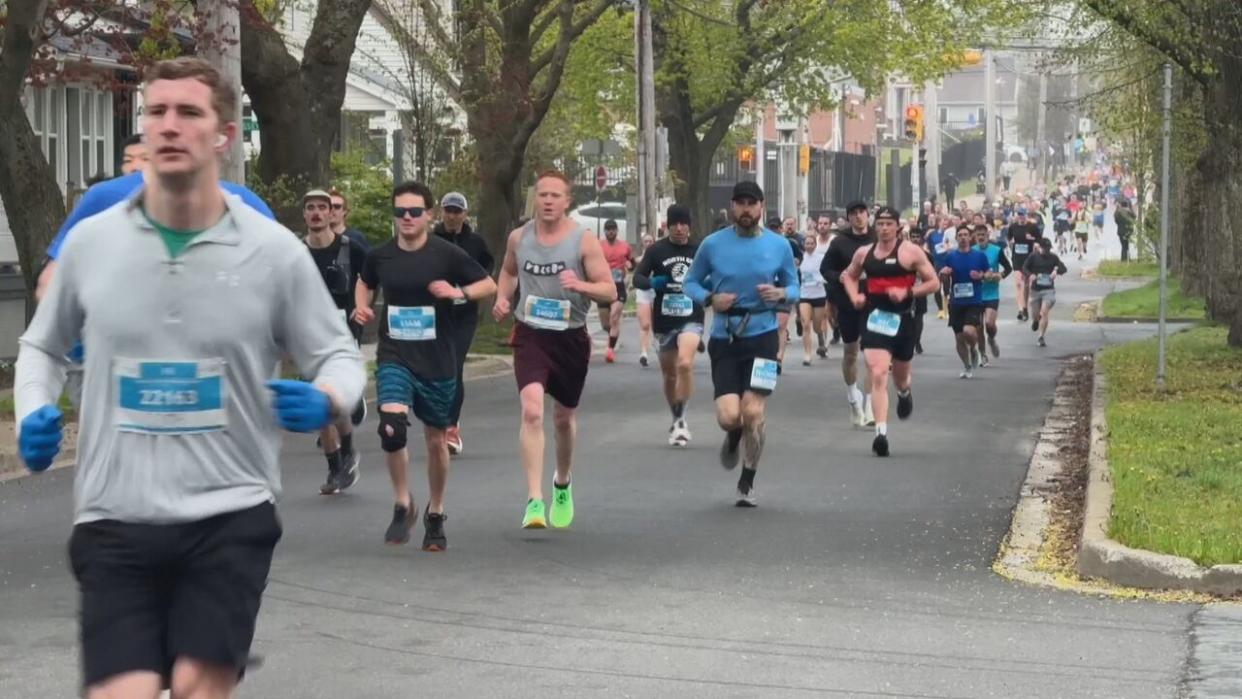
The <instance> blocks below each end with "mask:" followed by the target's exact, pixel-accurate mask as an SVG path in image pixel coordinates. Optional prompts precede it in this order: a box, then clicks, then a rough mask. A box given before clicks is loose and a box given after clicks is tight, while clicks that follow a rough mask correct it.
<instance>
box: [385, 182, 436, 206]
mask: <svg viewBox="0 0 1242 699" xmlns="http://www.w3.org/2000/svg"><path fill="white" fill-rule="evenodd" d="M402 194H417V195H418V196H420V197H422V198H423V208H424V209H431V208H434V207H435V200H436V199H435V197H433V196H431V187H428V186H427V185H425V184H423V183H422V182H414V181H406V182H401V183H400V184H398V185H397V186H396V187H393V188H392V198H393V200H396V198H397V197H399V196H401V195H402Z"/></svg>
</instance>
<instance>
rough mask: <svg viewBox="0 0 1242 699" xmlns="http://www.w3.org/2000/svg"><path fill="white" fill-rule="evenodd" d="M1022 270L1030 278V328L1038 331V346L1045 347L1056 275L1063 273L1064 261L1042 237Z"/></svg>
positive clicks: (1053, 304)
mask: <svg viewBox="0 0 1242 699" xmlns="http://www.w3.org/2000/svg"><path fill="white" fill-rule="evenodd" d="M1022 271H1023V272H1025V273H1026V277H1027V279H1029V280H1030V282H1029V283H1030V285H1031V290H1030V297H1029V298H1030V301H1029V303H1030V310H1031V312H1032V314H1033V315H1034V320H1032V321H1031V330H1034V331H1038V332H1039V340H1038V341H1037V342H1038V344H1039V346H1040V347H1047V346H1048V342H1047V341H1046V340H1045V339H1044V337H1045V336H1046V335H1047V334H1048V324H1049V323H1050V322H1051V321H1052V307H1053V306H1055V305H1056V304H1057V289H1056V285H1057V275H1058V274H1065V273H1066V271H1067V270H1066V269H1065V263H1064V262H1062V261H1061V258H1060V257H1057V256H1056V254H1055V253H1053V252H1052V241H1051V240H1048V239H1047V238H1044V239H1043V240H1041V241H1040V242H1039V248H1037V249H1036V251H1035V253H1034V254H1033V255H1031V256H1030V257H1028V258H1026V262H1025V263H1023V268H1022Z"/></svg>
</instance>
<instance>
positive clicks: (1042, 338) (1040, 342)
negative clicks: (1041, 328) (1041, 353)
mask: <svg viewBox="0 0 1242 699" xmlns="http://www.w3.org/2000/svg"><path fill="white" fill-rule="evenodd" d="M1039 346H1040V347H1047V346H1048V342H1047V341H1046V340H1044V336H1043V335H1040V336H1039Z"/></svg>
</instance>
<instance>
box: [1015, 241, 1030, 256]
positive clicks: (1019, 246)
mask: <svg viewBox="0 0 1242 699" xmlns="http://www.w3.org/2000/svg"><path fill="white" fill-rule="evenodd" d="M1030 251H1031V246H1030V245H1027V244H1026V243H1014V244H1013V254H1015V255H1026V254H1028V253H1029V252H1030Z"/></svg>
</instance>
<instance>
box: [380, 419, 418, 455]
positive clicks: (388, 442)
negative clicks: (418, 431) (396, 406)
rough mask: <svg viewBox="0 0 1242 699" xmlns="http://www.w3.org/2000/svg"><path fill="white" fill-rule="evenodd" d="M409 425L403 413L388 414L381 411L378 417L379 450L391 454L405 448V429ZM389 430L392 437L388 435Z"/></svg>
mask: <svg viewBox="0 0 1242 699" xmlns="http://www.w3.org/2000/svg"><path fill="white" fill-rule="evenodd" d="M409 424H410V420H409V416H408V415H406V414H405V413H390V412H385V411H383V410H381V411H380V415H379V429H378V430H377V431H378V432H379V438H380V448H381V449H383V450H384V451H385V452H387V453H389V454H392V453H395V452H399V451H401V450H402V449H404V448H405V428H406V427H408V426H409ZM389 428H391V430H392V435H391V436H390V435H389V434H388V432H389Z"/></svg>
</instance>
